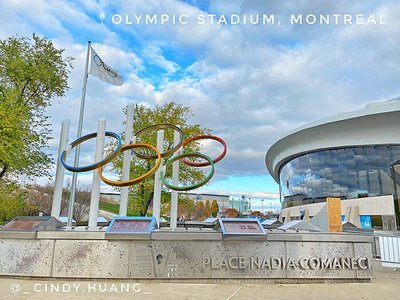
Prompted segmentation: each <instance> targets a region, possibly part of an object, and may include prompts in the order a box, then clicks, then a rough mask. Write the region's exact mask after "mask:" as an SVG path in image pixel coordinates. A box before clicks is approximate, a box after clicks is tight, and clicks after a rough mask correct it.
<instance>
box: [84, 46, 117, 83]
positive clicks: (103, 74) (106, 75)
mask: <svg viewBox="0 0 400 300" xmlns="http://www.w3.org/2000/svg"><path fill="white" fill-rule="evenodd" d="M90 52H91V60H90V72H89V74H92V75H93V76H96V77H98V78H100V79H101V80H103V81H104V82H107V83H111V84H113V85H122V84H123V83H124V80H123V79H122V76H121V75H120V74H119V73H118V72H117V71H116V70H115V69H113V68H111V67H110V66H108V65H106V64H105V63H104V61H103V60H102V59H101V58H100V57H99V56H98V55H97V53H96V51H94V49H93V47H91V51H90Z"/></svg>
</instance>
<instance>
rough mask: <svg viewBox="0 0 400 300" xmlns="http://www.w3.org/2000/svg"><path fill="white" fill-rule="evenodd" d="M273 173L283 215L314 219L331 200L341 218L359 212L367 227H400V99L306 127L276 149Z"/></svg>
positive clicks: (269, 160)
mask: <svg viewBox="0 0 400 300" xmlns="http://www.w3.org/2000/svg"><path fill="white" fill-rule="evenodd" d="M266 165H267V169H268V171H269V173H270V174H271V176H272V177H273V178H274V179H275V181H276V182H277V183H278V184H279V188H280V198H281V204H282V215H286V216H290V218H291V219H297V218H299V216H300V209H303V208H304V209H308V211H309V213H310V216H313V215H315V214H316V213H317V212H318V210H319V209H321V207H322V206H323V205H324V202H325V201H326V198H327V197H340V198H341V199H342V215H345V213H346V210H347V209H348V208H349V207H351V206H358V208H359V213H360V219H361V223H362V225H363V226H364V227H366V228H369V227H374V228H382V229H384V230H396V228H397V226H398V225H399V224H400V209H399V207H400V202H399V197H400V184H399V183H400V98H396V99H393V100H389V101H386V102H379V103H372V104H368V105H367V106H366V107H365V108H364V109H361V110H357V111H353V112H348V113H343V114H339V115H336V116H333V117H330V118H326V119H323V120H320V121H317V122H313V123H309V124H306V125H304V126H301V127H299V128H297V129H295V130H293V131H292V132H289V133H288V134H286V135H285V136H283V137H282V138H281V139H279V140H278V141H277V142H276V143H275V144H273V145H272V146H271V148H270V149H269V150H268V152H267V154H266Z"/></svg>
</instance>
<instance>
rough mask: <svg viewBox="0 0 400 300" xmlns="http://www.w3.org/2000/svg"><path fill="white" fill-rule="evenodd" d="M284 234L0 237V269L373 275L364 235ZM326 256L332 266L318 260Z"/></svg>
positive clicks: (132, 274)
mask: <svg viewBox="0 0 400 300" xmlns="http://www.w3.org/2000/svg"><path fill="white" fill-rule="evenodd" d="M289 237H290V235H285V234H280V235H276V236H275V238H274V236H273V235H271V236H270V237H269V238H266V239H264V240H187V241H181V240H169V241H168V240H135V241H129V240H115V241H111V240H75V239H71V240H68V239H56V240H46V239H42V240H40V239H32V240H28V239H27V240H16V239H1V240H0V253H1V254H2V255H1V256H0V275H18V276H40V277H58V278H61V277H66V278H137V279H146V278H166V279H174V278H182V279H189V278H208V279H210V278H227V279H228V278H266V279H274V278H276V279H279V278H283V279H284V278H292V279H296V278H299V279H351V280H359V279H363V280H364V279H369V278H371V277H373V270H372V267H371V265H372V261H371V260H372V250H371V244H370V243H369V242H368V241H367V240H366V239H365V238H364V239H362V238H361V239H360V238H358V239H356V238H354V237H353V236H349V235H343V237H342V236H341V235H329V234H325V235H308V236H303V235H301V236H300V235H297V236H296V237H295V238H293V237H292V238H289ZM285 239H286V240H285ZM311 258H313V259H314V262H312V261H310V259H311ZM302 259H303V261H301V260H302ZM307 259H308V261H307ZM340 259H348V260H349V262H350V260H352V263H353V264H354V266H352V267H343V268H342V267H341V266H340V265H337V266H335V265H334V264H335V262H336V263H338V264H339V260H340ZM318 260H321V262H318ZM324 260H328V261H327V264H329V262H330V266H327V267H326V268H322V267H316V265H315V264H317V265H318V264H322V261H324ZM357 262H358V263H359V265H357ZM302 263H304V264H305V266H303V267H302V265H301V264H302ZM291 264H292V265H291ZM332 264H333V265H332ZM313 266H314V267H315V268H313Z"/></svg>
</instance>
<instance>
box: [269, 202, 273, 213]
mask: <svg viewBox="0 0 400 300" xmlns="http://www.w3.org/2000/svg"><path fill="white" fill-rule="evenodd" d="M269 204H270V205H271V215H272V202H270V203H269Z"/></svg>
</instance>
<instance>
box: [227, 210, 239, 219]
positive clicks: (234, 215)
mask: <svg viewBox="0 0 400 300" xmlns="http://www.w3.org/2000/svg"><path fill="white" fill-rule="evenodd" d="M224 215H225V217H227V218H237V217H238V216H239V211H238V210H236V209H234V208H225V209H224Z"/></svg>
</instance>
